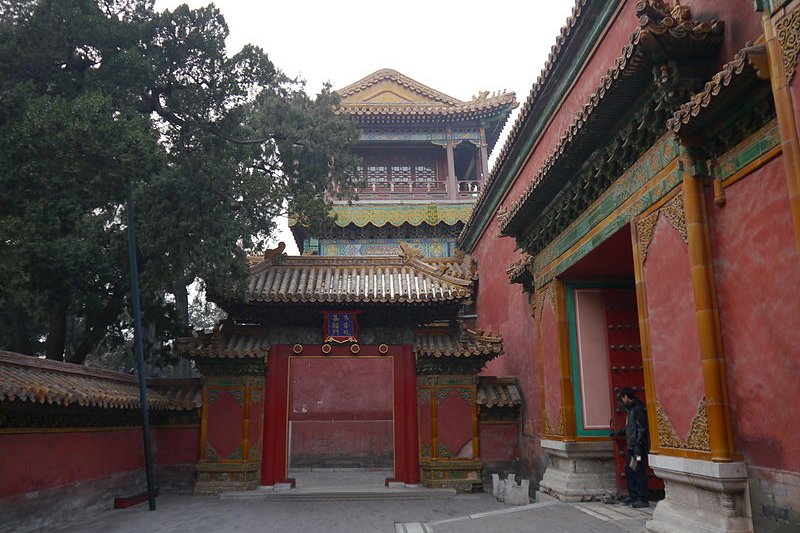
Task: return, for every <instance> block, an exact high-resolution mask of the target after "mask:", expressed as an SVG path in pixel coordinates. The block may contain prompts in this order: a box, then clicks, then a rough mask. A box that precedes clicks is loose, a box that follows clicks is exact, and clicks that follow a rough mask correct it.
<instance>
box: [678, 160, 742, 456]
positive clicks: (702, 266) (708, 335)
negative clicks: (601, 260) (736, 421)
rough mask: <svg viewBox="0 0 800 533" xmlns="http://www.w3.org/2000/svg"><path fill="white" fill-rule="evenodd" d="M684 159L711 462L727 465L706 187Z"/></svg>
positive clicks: (729, 449) (728, 441)
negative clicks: (704, 191) (704, 190)
mask: <svg viewBox="0 0 800 533" xmlns="http://www.w3.org/2000/svg"><path fill="white" fill-rule="evenodd" d="M681 156H682V157H681V163H682V165H681V167H679V168H680V169H681V171H682V173H683V204H684V211H685V216H686V231H687V237H688V241H689V264H690V267H691V273H692V289H693V292H694V305H695V317H696V319H697V330H698V336H699V339H700V360H701V364H702V371H703V387H704V390H705V395H706V402H707V405H706V410H707V413H708V432H709V438H710V441H711V460H712V461H719V462H727V461H732V460H733V436H732V431H731V424H730V413H729V408H728V394H727V389H726V379H725V359H724V356H723V350H722V336H721V334H720V326H719V310H718V307H717V293H716V287H715V283H714V269H713V265H712V262H711V243H710V238H709V231H708V218H707V213H706V203H705V197H704V193H703V183H702V182H701V180H700V178H698V177H695V176H693V175H692V173H691V172H688V171H687V170H686V167H688V168H690V169H691V168H693V166H694V165H693V164H694V160H693V158H692V157H691V155H690V154H689V153H688V151H687V150H686V148H684V147H682V148H681Z"/></svg>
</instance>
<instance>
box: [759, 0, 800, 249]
mask: <svg viewBox="0 0 800 533" xmlns="http://www.w3.org/2000/svg"><path fill="white" fill-rule="evenodd" d="M762 24H763V27H764V39H765V41H766V47H767V59H768V61H769V73H770V76H769V78H770V83H771V84H772V96H773V98H774V99H775V112H776V114H777V117H778V129H779V130H780V132H781V149H782V151H783V166H784V170H785V172H786V184H787V186H788V188H789V202H790V203H791V210H792V221H793V223H794V236H795V245H796V246H797V249H798V250H799V251H800V144H799V143H798V136H797V124H796V122H795V118H794V105H793V104H792V95H791V92H790V90H789V80H787V79H786V72H785V71H784V68H783V58H782V54H781V46H780V43H778V39H777V37H776V35H775V26H774V25H773V22H772V17H771V16H770V13H769V10H768V9H765V10H764V14H763V19H762Z"/></svg>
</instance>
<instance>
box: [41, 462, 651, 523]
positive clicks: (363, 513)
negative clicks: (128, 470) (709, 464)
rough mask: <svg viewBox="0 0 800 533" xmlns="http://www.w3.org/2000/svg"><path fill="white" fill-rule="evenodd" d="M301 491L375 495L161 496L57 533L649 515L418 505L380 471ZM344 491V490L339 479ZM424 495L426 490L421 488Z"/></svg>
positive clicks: (321, 479) (551, 506)
mask: <svg viewBox="0 0 800 533" xmlns="http://www.w3.org/2000/svg"><path fill="white" fill-rule="evenodd" d="M294 475H295V478H296V479H297V480H298V490H303V492H304V493H306V494H308V493H309V492H311V491H313V490H314V489H317V490H320V491H321V494H330V491H331V489H333V490H336V489H337V488H339V489H342V488H344V489H345V490H347V491H352V492H354V493H358V492H360V491H361V492H364V491H372V493H373V494H375V495H376V496H380V495H381V494H382V495H383V497H377V498H376V499H370V500H368V501H365V500H363V499H354V500H349V499H347V498H343V499H339V500H336V501H330V500H325V499H324V498H323V499H321V500H319V501H315V500H311V501H309V500H304V501H292V500H285V499H269V498H264V499H258V498H254V497H249V498H219V497H214V496H178V495H163V496H160V497H159V498H158V500H157V510H156V511H153V512H151V511H148V509H147V504H146V503H142V504H139V505H137V506H135V507H132V508H130V509H122V510H109V511H104V512H102V513H101V514H99V515H98V516H97V518H96V520H93V521H91V522H87V523H83V524H78V525H73V526H69V527H66V528H62V529H58V530H55V531H59V532H61V533H79V532H80V533H84V532H102V533H141V532H142V531H147V532H149V533H195V532H196V533H206V532H208V533H212V532H213V533H217V532H227V531H232V532H248V533H249V532H275V533H294V532H296V533H314V532H325V533H340V532H341V533H345V532H346V533H352V532H362V531H363V532H369V533H373V532H374V533H472V532H475V533H478V532H480V533H493V532H498V533H499V532H503V533H516V532H526V533H572V532H575V533H578V532H580V533H644V532H645V531H646V530H645V527H644V523H645V521H646V520H648V519H649V518H650V517H651V515H652V508H651V509H644V510H640V509H632V508H630V507H625V506H621V505H607V504H603V503H578V504H565V503H561V502H559V501H556V500H547V499H544V498H543V499H542V501H539V502H536V503H532V504H529V505H526V506H521V507H508V506H505V505H504V504H502V503H500V502H497V501H496V500H495V499H494V498H493V497H492V496H491V494H487V493H480V494H458V495H455V494H451V495H448V496H446V497H443V495H442V493H441V492H438V493H432V494H431V497H430V498H425V499H418V498H417V495H418V493H419V492H420V490H421V489H419V488H414V489H410V491H411V492H410V496H411V497H410V498H409V499H406V498H404V496H403V494H402V493H400V494H398V492H397V491H394V492H382V491H384V490H385V487H383V486H382V483H381V481H382V479H383V476H384V473H383V472H377V471H375V472H367V473H362V474H358V473H348V472H331V471H328V472H326V473H316V474H314V473H295V474H294ZM345 480H346V481H348V482H349V483H350V484H349V485H342V484H343V482H344V481H345ZM422 490H424V489H422Z"/></svg>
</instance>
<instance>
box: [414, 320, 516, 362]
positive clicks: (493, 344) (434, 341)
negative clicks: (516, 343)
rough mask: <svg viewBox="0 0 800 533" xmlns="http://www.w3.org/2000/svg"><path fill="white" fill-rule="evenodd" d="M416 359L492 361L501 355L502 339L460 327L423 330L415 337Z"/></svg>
mask: <svg viewBox="0 0 800 533" xmlns="http://www.w3.org/2000/svg"><path fill="white" fill-rule="evenodd" d="M414 352H415V353H416V355H417V357H418V358H419V357H433V358H440V357H483V358H488V359H492V358H494V357H497V356H498V355H500V354H502V353H503V338H502V337H500V336H493V335H487V334H484V332H482V331H473V330H471V329H469V328H466V327H464V326H463V325H460V326H459V327H457V328H452V327H438V328H437V327H431V328H425V329H423V330H421V331H419V332H417V335H416V341H415V345H414Z"/></svg>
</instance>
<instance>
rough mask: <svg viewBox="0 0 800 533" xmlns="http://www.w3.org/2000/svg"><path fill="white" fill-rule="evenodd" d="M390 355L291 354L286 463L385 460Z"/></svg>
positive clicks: (389, 452)
mask: <svg viewBox="0 0 800 533" xmlns="http://www.w3.org/2000/svg"><path fill="white" fill-rule="evenodd" d="M392 386H393V383H392V359H391V358H385V357H384V358H377V359H376V358H363V357H362V358H358V357H349V358H348V357H335V358H320V357H308V358H305V357H293V358H292V359H291V360H290V389H289V390H290V393H289V394H290V400H289V402H290V403H289V409H290V411H289V423H290V427H291V434H290V435H291V436H290V439H291V440H290V442H291V452H290V455H291V457H290V465H291V466H369V467H374V466H385V467H391V465H392V458H393V449H392V445H393V433H392Z"/></svg>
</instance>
